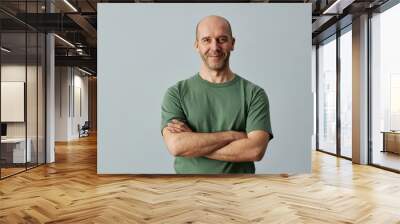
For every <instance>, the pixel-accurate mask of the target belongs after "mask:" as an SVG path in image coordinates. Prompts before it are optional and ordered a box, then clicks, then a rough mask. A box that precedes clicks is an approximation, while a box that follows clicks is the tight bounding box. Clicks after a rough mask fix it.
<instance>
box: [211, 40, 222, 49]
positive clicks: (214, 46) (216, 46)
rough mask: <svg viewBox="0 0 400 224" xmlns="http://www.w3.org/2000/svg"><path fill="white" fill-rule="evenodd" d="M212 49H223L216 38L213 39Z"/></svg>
mask: <svg viewBox="0 0 400 224" xmlns="http://www.w3.org/2000/svg"><path fill="white" fill-rule="evenodd" d="M211 49H212V50H219V49H221V46H220V45H219V43H218V41H217V40H216V39H213V40H212V41H211Z"/></svg>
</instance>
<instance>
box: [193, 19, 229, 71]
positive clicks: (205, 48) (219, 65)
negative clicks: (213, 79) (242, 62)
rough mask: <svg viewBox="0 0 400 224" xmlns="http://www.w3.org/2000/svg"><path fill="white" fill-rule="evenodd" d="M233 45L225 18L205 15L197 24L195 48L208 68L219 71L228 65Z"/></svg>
mask: <svg viewBox="0 0 400 224" xmlns="http://www.w3.org/2000/svg"><path fill="white" fill-rule="evenodd" d="M234 45H235V38H233V36H232V29H231V25H230V24H229V22H228V20H226V19H225V18H223V17H220V16H214V15H212V16H207V17H205V18H203V19H202V20H200V22H199V23H198V24H197V26H196V41H195V48H196V50H197V52H199V54H200V56H201V58H202V59H203V62H204V64H205V65H206V66H207V67H208V69H210V70H216V71H221V70H223V69H225V68H226V67H227V66H229V56H230V52H231V51H232V50H233V48H234Z"/></svg>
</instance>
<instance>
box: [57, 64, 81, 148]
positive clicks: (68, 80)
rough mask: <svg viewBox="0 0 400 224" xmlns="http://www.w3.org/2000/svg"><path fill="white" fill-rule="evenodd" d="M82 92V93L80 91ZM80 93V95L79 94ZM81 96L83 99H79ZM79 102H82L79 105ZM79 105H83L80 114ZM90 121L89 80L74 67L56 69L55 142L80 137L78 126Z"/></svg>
mask: <svg viewBox="0 0 400 224" xmlns="http://www.w3.org/2000/svg"><path fill="white" fill-rule="evenodd" d="M79 90H80V91H79ZM79 92H80V93H79ZM79 94H80V95H81V97H78V96H79ZM79 100H81V102H80V103H79ZM77 105H82V106H81V110H82V112H81V113H80V112H79V108H78V107H77ZM87 120H88V78H87V76H84V73H82V72H80V71H79V70H77V69H76V68H72V67H56V80H55V123H56V127H55V140H56V141H69V140H73V139H77V138H78V137H79V133H78V124H80V125H83V123H84V122H85V121H87Z"/></svg>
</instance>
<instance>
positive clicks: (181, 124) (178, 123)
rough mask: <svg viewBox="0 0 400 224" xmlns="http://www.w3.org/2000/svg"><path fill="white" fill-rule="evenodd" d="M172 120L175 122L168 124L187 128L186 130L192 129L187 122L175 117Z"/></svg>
mask: <svg viewBox="0 0 400 224" xmlns="http://www.w3.org/2000/svg"><path fill="white" fill-rule="evenodd" d="M172 122H173V123H168V126H171V127H176V128H180V129H183V130H186V131H192V130H191V129H190V128H189V126H188V125H187V124H185V123H184V122H181V121H178V120H175V119H173V120H172Z"/></svg>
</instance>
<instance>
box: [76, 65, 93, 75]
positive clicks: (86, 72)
mask: <svg viewBox="0 0 400 224" xmlns="http://www.w3.org/2000/svg"><path fill="white" fill-rule="evenodd" d="M78 70H79V71H81V72H83V73H85V74H88V75H92V73H90V72H88V71H86V70H83V69H81V68H79V67H78Z"/></svg>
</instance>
